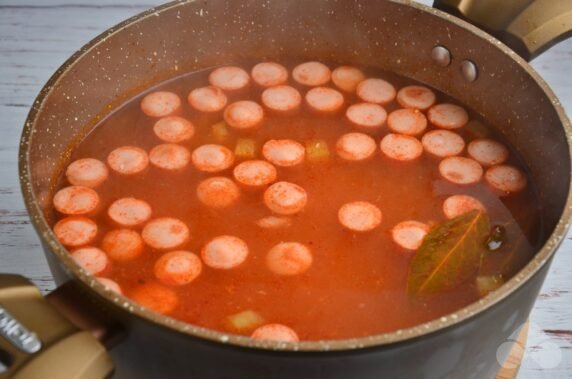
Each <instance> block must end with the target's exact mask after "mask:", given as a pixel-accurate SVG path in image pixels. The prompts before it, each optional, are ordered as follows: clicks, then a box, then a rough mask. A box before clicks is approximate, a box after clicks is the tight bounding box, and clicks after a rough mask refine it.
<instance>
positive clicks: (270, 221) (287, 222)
mask: <svg viewBox="0 0 572 379" xmlns="http://www.w3.org/2000/svg"><path fill="white" fill-rule="evenodd" d="M256 225H258V226H259V227H261V228H264V229H283V228H288V227H289V226H291V225H292V219H291V218H290V217H286V216H266V217H262V218H261V219H259V220H258V221H256Z"/></svg>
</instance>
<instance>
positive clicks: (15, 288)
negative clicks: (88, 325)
mask: <svg viewBox="0 0 572 379" xmlns="http://www.w3.org/2000/svg"><path fill="white" fill-rule="evenodd" d="M112 371H113V365H112V363H111V359H110V358H109V356H108V355H107V352H106V349H105V347H104V346H103V345H102V344H101V343H100V342H99V341H98V340H97V339H96V338H95V337H94V336H93V335H92V333H90V332H89V331H84V330H81V329H79V328H78V327H76V326H75V325H74V324H72V323H71V322H70V321H68V319H67V318H66V317H64V316H63V315H61V314H60V313H59V312H58V310H56V308H54V307H53V306H52V305H51V304H49V303H48V301H46V299H44V297H43V296H42V295H41V293H40V291H39V290H38V289H37V288H36V287H35V286H34V285H33V284H32V283H30V282H29V281H28V280H26V279H24V278H23V277H21V276H18V275H8V274H0V378H1V379H7V378H10V379H45V378H58V379H102V378H106V377H108V376H109V375H110V373H111V372H112Z"/></svg>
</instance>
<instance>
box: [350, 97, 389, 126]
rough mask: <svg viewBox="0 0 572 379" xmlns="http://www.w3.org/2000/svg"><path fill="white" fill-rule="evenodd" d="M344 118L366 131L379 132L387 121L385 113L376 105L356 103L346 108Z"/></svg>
mask: <svg viewBox="0 0 572 379" xmlns="http://www.w3.org/2000/svg"><path fill="white" fill-rule="evenodd" d="M346 118H347V119H348V120H349V121H350V122H351V123H352V124H354V125H355V126H357V127H359V128H361V129H364V130H366V131H376V130H379V129H380V128H381V127H382V126H383V124H385V121H386V120H387V112H386V111H385V109H384V108H383V107H382V106H381V105H378V104H371V103H358V104H354V105H351V106H349V107H348V109H347V110H346Z"/></svg>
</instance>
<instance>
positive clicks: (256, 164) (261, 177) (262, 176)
mask: <svg viewBox="0 0 572 379" xmlns="http://www.w3.org/2000/svg"><path fill="white" fill-rule="evenodd" d="M233 175H234V179H235V180H236V181H237V182H239V183H240V184H243V185H245V186H247V187H262V186H267V185H269V184H270V183H273V182H274V181H276V176H277V174H276V168H275V167H274V166H272V165H271V164H270V163H268V162H266V161H260V160H251V161H244V162H242V163H240V164H239V165H237V166H236V167H235V168H234V170H233Z"/></svg>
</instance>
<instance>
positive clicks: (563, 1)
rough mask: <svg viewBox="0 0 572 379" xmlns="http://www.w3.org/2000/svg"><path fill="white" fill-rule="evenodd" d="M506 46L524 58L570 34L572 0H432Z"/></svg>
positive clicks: (571, 34) (528, 57) (571, 31)
mask: <svg viewBox="0 0 572 379" xmlns="http://www.w3.org/2000/svg"><path fill="white" fill-rule="evenodd" d="M433 6H434V7H435V8H438V9H441V10H443V11H445V12H448V13H451V14H454V15H456V16H459V17H461V18H463V19H465V20H467V21H469V22H470V23H472V24H474V25H476V26H478V27H480V28H482V29H484V30H485V31H487V32H489V33H490V34H492V35H494V36H495V37H497V38H498V39H500V40H501V41H503V42H504V43H505V44H507V45H508V46H510V47H511V48H512V49H513V50H514V51H516V52H517V53H518V54H519V55H520V56H522V57H523V58H524V59H526V60H527V61H530V60H532V59H534V58H535V57H536V56H538V55H540V54H541V53H542V52H544V51H545V50H547V49H548V48H550V47H552V46H553V45H555V44H556V43H558V42H560V41H562V40H564V39H566V38H568V37H572V0H503V1H499V0H435V2H434V4H433Z"/></svg>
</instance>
